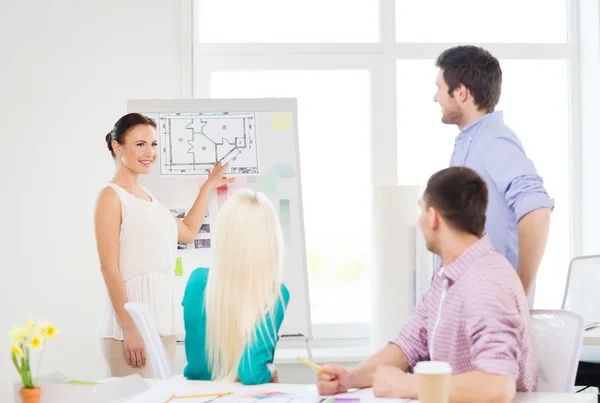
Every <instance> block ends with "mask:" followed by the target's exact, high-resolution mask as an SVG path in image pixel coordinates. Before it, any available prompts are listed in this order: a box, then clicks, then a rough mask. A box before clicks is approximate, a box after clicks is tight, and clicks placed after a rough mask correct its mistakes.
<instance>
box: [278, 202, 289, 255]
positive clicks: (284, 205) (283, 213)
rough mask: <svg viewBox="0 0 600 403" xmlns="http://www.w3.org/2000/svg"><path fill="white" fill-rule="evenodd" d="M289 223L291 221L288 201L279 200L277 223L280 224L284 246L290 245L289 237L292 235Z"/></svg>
mask: <svg viewBox="0 0 600 403" xmlns="http://www.w3.org/2000/svg"><path fill="white" fill-rule="evenodd" d="M291 221H292V219H291V217H290V201H289V200H287V199H281V200H279V223H280V224H281V231H282V233H283V241H284V242H285V243H286V244H289V243H290V237H291V235H292V229H291Z"/></svg>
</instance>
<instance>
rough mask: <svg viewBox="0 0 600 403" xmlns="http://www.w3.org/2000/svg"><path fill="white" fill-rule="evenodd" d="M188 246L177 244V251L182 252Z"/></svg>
mask: <svg viewBox="0 0 600 403" xmlns="http://www.w3.org/2000/svg"><path fill="white" fill-rule="evenodd" d="M187 248H188V246H187V244H185V243H183V242H177V249H178V250H183V249H187Z"/></svg>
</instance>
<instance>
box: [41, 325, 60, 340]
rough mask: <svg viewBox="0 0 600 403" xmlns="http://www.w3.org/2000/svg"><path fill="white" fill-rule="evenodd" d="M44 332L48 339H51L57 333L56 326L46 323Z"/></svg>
mask: <svg viewBox="0 0 600 403" xmlns="http://www.w3.org/2000/svg"><path fill="white" fill-rule="evenodd" d="M44 334H45V336H46V337H47V338H48V340H52V339H53V338H54V336H56V335H57V334H58V328H57V327H56V326H54V325H48V326H47V327H46V331H45V333H44Z"/></svg>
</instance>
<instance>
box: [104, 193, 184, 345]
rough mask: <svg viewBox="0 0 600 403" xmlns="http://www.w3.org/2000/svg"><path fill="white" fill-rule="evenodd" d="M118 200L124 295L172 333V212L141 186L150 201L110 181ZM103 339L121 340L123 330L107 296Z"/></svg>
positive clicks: (174, 241)
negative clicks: (148, 312)
mask: <svg viewBox="0 0 600 403" xmlns="http://www.w3.org/2000/svg"><path fill="white" fill-rule="evenodd" d="M108 186H110V187H111V188H112V189H114V191H115V192H117V194H118V195H119V199H120V200H121V213H122V221H121V237H120V251H119V254H120V257H119V269H120V270H121V275H122V276H123V280H124V281H125V289H126V291H127V298H128V300H129V301H131V302H141V303H142V304H144V305H146V307H147V308H148V310H149V311H150V314H151V315H152V316H153V318H154V321H155V323H156V325H157V327H158V332H159V334H160V335H161V336H169V335H173V334H175V328H174V324H175V321H174V308H175V306H174V300H173V269H174V268H175V259H176V250H177V232H178V229H177V222H176V221H175V218H174V217H173V215H172V214H171V212H170V211H169V210H168V209H167V208H166V207H165V206H163V205H162V204H160V203H159V202H158V200H157V199H156V197H155V196H154V195H153V194H152V193H150V192H149V191H148V190H147V189H145V188H144V190H145V191H146V193H147V194H148V195H149V196H150V197H151V198H152V201H147V200H143V199H140V198H138V197H136V196H134V195H132V194H131V193H129V192H127V191H126V190H125V189H123V188H121V187H120V186H118V185H116V184H114V183H110V184H109V185H108ZM101 337H102V338H113V339H115V340H123V329H122V328H121V324H120V323H119V320H118V318H117V315H116V314H115V311H114V309H113V306H112V304H111V303H110V299H109V300H108V306H107V308H106V314H105V317H104V324H103V326H102V330H101Z"/></svg>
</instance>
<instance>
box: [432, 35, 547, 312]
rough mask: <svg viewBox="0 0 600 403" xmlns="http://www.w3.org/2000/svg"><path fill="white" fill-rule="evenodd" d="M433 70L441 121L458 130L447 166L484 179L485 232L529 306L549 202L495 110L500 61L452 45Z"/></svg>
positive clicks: (478, 50)
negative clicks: (512, 271)
mask: <svg viewBox="0 0 600 403" xmlns="http://www.w3.org/2000/svg"><path fill="white" fill-rule="evenodd" d="M436 66H437V67H438V68H439V72H438V76H437V79H436V86H437V92H436V94H435V97H434V101H436V102H437V103H439V104H440V106H441V107H442V122H443V123H445V124H452V125H456V126H457V127H458V129H459V130H460V133H459V134H458V136H457V137H456V140H455V143H454V152H453V153H452V158H451V160H450V166H457V165H460V166H467V167H469V168H472V169H474V170H475V171H476V172H477V173H479V175H481V176H482V177H483V179H484V180H485V182H486V184H487V186H488V189H489V202H488V207H487V211H486V224H485V231H486V233H488V234H489V236H490V238H491V241H492V245H493V247H494V249H495V250H496V251H497V252H499V253H501V254H502V255H504V256H505V257H506V258H507V259H508V260H509V261H510V263H511V264H512V266H513V267H514V268H515V269H516V270H517V271H518V274H519V277H520V279H521V282H522V283H523V288H524V289H525V294H526V295H528V296H529V297H530V305H532V302H533V297H534V292H533V290H534V284H535V279H536V275H537V271H538V268H539V265H540V262H541V260H542V256H543V255H544V249H545V248H546V242H547V240H548V230H549V227H550V214H551V211H552V209H553V208H554V201H553V200H552V199H550V197H549V196H548V192H547V191H546V189H545V188H544V183H543V180H542V178H541V177H540V176H539V175H538V173H537V171H536V169H535V166H534V164H533V162H532V161H531V160H530V159H529V158H527V155H526V154H525V150H524V149H523V145H522V144H521V142H520V141H519V138H518V137H517V136H516V135H515V133H514V132H513V131H512V130H511V129H510V128H509V127H508V126H507V125H506V124H504V121H503V117H502V112H501V111H495V110H494V109H495V107H496V105H497V104H498V101H499V100H500V91H501V86H502V70H501V69H500V63H499V62H498V60H497V59H496V58H495V57H494V56H492V55H491V54H490V53H489V52H488V51H486V50H484V49H482V48H479V47H475V46H457V47H453V48H450V49H447V50H445V51H444V52H442V54H440V55H439V56H438V58H437V60H436ZM532 118H533V117H532ZM541 135H543V134H541Z"/></svg>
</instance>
